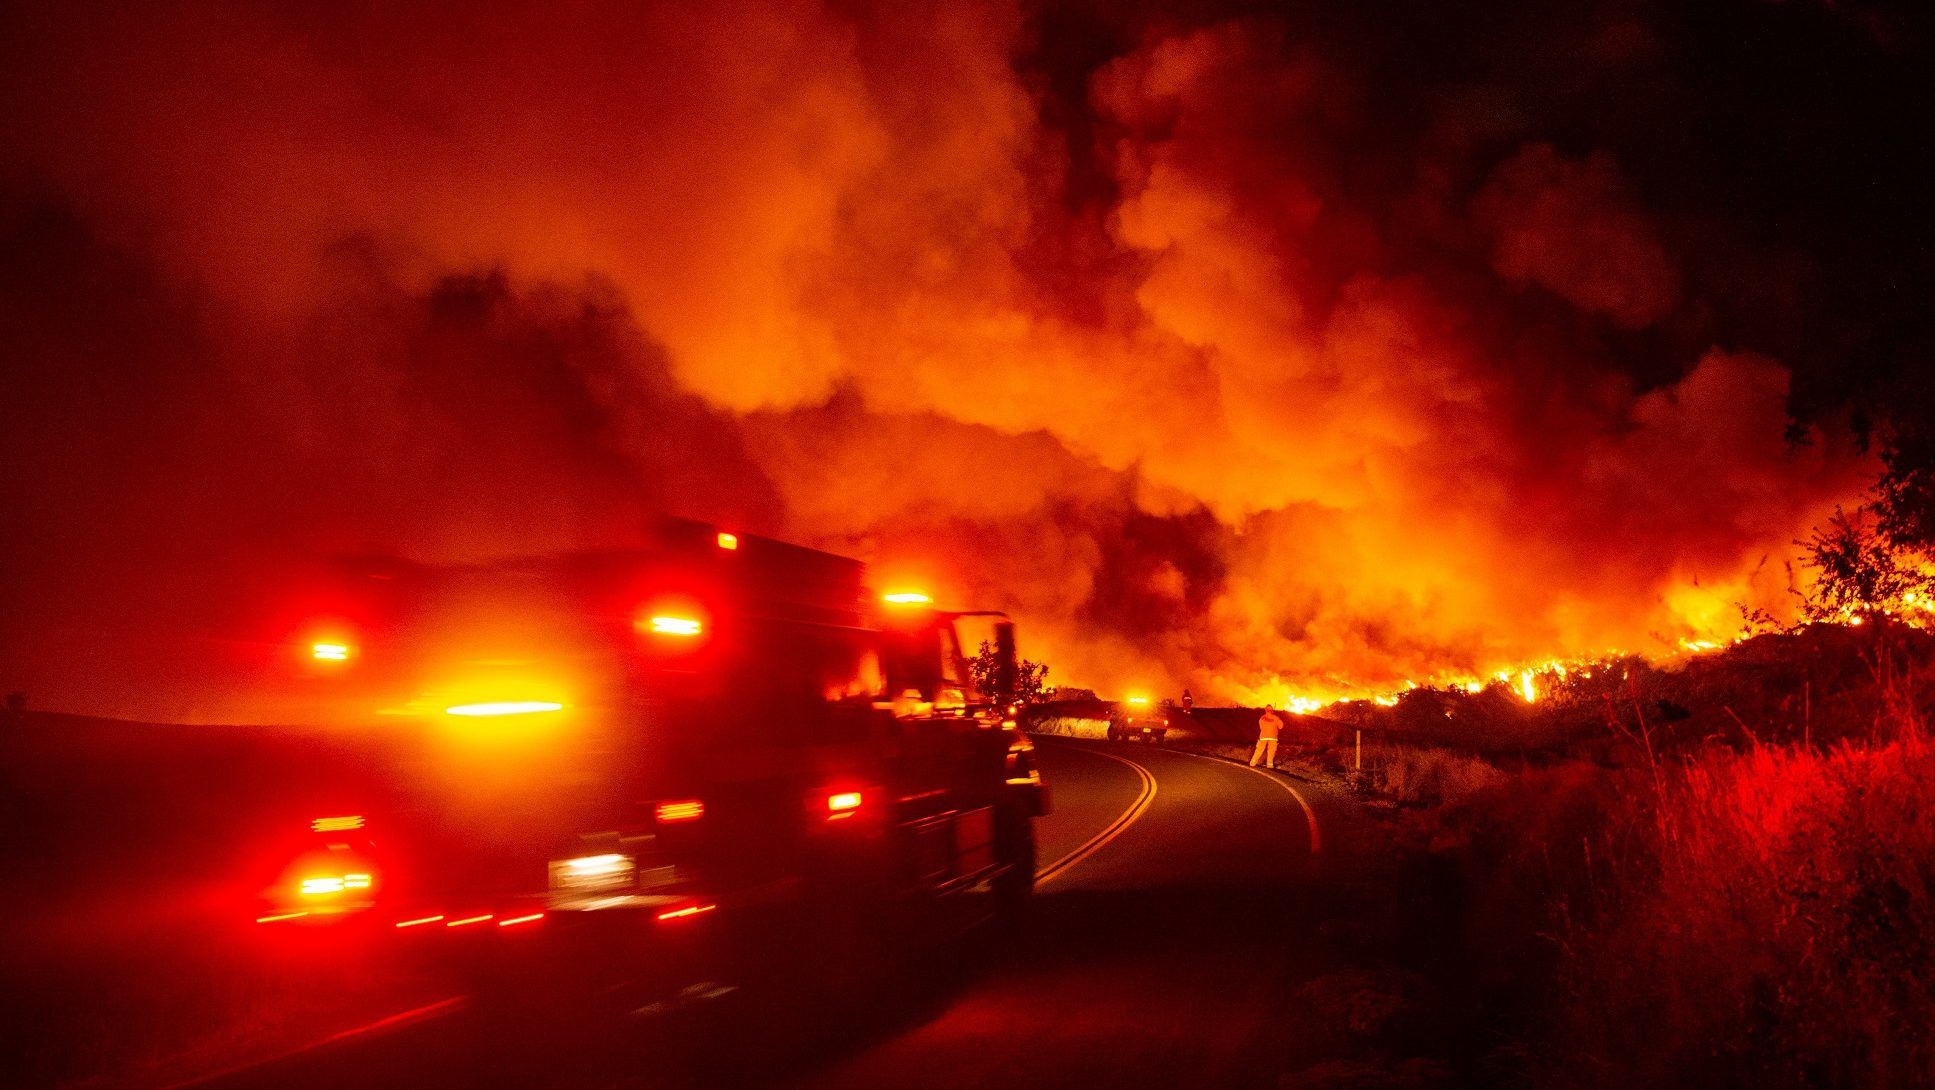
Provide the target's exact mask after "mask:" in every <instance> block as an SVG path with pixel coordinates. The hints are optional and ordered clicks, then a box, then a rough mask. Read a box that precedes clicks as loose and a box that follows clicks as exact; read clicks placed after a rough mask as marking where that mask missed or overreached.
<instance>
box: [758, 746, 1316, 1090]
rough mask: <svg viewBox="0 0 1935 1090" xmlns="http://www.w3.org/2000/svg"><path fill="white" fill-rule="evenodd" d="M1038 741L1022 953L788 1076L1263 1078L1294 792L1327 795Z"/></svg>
mask: <svg viewBox="0 0 1935 1090" xmlns="http://www.w3.org/2000/svg"><path fill="white" fill-rule="evenodd" d="M1041 752H1042V762H1043V767H1044V769H1045V775H1046V776H1047V778H1048V780H1049V782H1050V783H1052V784H1053V785H1054V787H1055V792H1056V797H1055V803H1056V807H1057V809H1056V812H1055V814H1054V815H1052V817H1051V818H1049V819H1048V820H1046V821H1044V822H1043V823H1042V827H1041V841H1042V854H1041V858H1042V861H1043V863H1044V867H1043V871H1044V872H1045V873H1046V874H1047V877H1046V880H1045V881H1044V883H1043V884H1042V885H1041V886H1040V889H1039V895H1038V903H1037V912H1036V919H1035V927H1034V930H1033V932H1032V934H1031V936H1030V940H1029V944H1028V952H1027V954H1026V956H1024V957H1022V958H1019V959H1016V960H1015V961H1014V962H1013V963H1011V964H1008V965H1006V966H1004V967H1002V968H999V969H996V970H994V971H991V972H989V973H987V974H985V975H984V976H983V977H981V978H979V979H976V980H973V981H972V982H970V983H969V984H968V986H966V987H965V988H963V989H961V990H960V991H959V992H958V994H955V995H953V996H951V997H950V998H948V999H947V1001H946V1002H945V1003H944V1004H943V1005H942V1006H941V1007H940V1009H938V1010H936V1011H934V1012H933V1014H932V1016H931V1017H928V1018H925V1019H924V1020H922V1021H920V1022H919V1023H918V1024H916V1025H911V1026H908V1027H906V1028H905V1029H904V1030H903V1031H902V1032H899V1033H896V1034H894V1035H893V1036H892V1037H890V1038H889V1039H886V1040H882V1041H879V1042H877V1043H874V1044H872V1045H870V1046H869V1047H865V1048H863V1049H861V1050H859V1051H857V1052H855V1053H854V1054H851V1055H848V1056H845V1057H842V1058H839V1059H837V1060H835V1061H833V1062H831V1063H828V1064H826V1065H825V1066H823V1067H821V1068H820V1069H818V1070H815V1071H813V1072H811V1073H808V1074H806V1075H804V1076H802V1077H800V1078H798V1079H797V1080H795V1081H794V1082H793V1083H792V1085H795V1086H800V1087H816V1088H818V1087H825V1088H832V1087H845V1088H851V1087H856V1086H868V1087H872V1086H881V1087H886V1086H911V1085H920V1086H924V1087H931V1088H944V1087H980V1086H1008V1087H1034V1086H1040V1087H1063V1086H1098V1087H1127V1086H1152V1087H1153V1086H1160V1087H1176V1086H1274V1085H1276V1077H1277V1075H1278V1073H1279V1072H1280V1071H1281V1070H1282V1069H1283V1062H1284V1057H1285V1056H1286V1055H1288V1054H1289V1053H1290V1051H1291V1047H1292V1044H1293V1041H1292V1038H1293V1036H1294V1034H1295V1033H1296V1025H1295V1012H1294V1010H1293V1009H1292V1003H1291V992H1292V990H1293V988H1294V985H1295V984H1296V983H1297V982H1298V981H1299V980H1300V979H1301V976H1302V973H1301V969H1302V966H1301V965H1300V964H1299V953H1300V951H1301V950H1303V949H1304V948H1306V947H1307V946H1308V945H1309V944H1310V942H1311V938H1312V936H1311V933H1310V929H1309V928H1308V927H1306V926H1303V925H1304V924H1305V923H1306V922H1307V921H1308V919H1309V918H1310V916H1311V913H1310V911H1309V909H1310V907H1311V905H1310V899H1311V898H1313V897H1316V896H1318V895H1319V894H1318V890H1317V882H1316V876H1317V874H1318V870H1317V864H1318V863H1319V862H1320V860H1321V854H1320V853H1319V854H1318V855H1313V852H1312V849H1313V848H1320V846H1321V837H1322V810H1315V816H1314V819H1313V816H1312V811H1309V810H1306V804H1308V805H1309V806H1311V807H1312V808H1315V807H1322V806H1326V805H1335V803H1334V802H1333V801H1332V800H1330V799H1328V798H1327V797H1326V796H1325V794H1324V793H1323V792H1322V791H1321V789H1315V788H1313V787H1312V786H1311V785H1308V784H1304V783H1301V782H1297V781H1292V780H1291V779H1290V778H1289V777H1287V776H1282V775H1266V774H1264V773H1260V772H1255V771H1252V770H1250V769H1247V768H1243V767H1241V766H1237V765H1231V764H1227V763H1224V762H1220V761H1215V760H1211V759H1209V758H1205V757H1198V756H1193V755H1188V754H1182V753H1177V752H1173V751H1169V750H1164V749H1159V748H1155V747H1145V746H1140V745H1135V744H1117V745H1111V744H1108V743H1100V742H1077V741H1072V740H1067V739H1046V740H1044V744H1043V745H1042V751H1041ZM1151 789H1152V790H1153V797H1151V798H1148V799H1147V800H1146V807H1144V808H1143V809H1142V810H1141V811H1140V813H1139V814H1138V816H1136V817H1135V818H1134V821H1133V823H1132V824H1128V825H1127V826H1126V827H1123V826H1121V825H1119V824H1114V823H1116V822H1118V821H1119V820H1120V818H1121V816H1122V815H1124V814H1127V813H1135V812H1136V810H1135V808H1136V806H1137V803H1138V800H1139V799H1141V798H1142V796H1143V795H1144V794H1145V793H1147V792H1148V791H1150V790H1151ZM1293 789H1294V792H1293ZM1299 795H1301V796H1302V798H1301V800H1300V799H1299V797H1298V796H1299ZM1107 829H1113V830H1114V835H1113V836H1112V837H1111V838H1109V839H1107V840H1106V842H1105V843H1101V844H1099V845H1095V846H1093V850H1092V852H1091V853H1090V854H1087V855H1085V856H1083V857H1081V858H1079V860H1078V861H1077V862H1075V863H1073V865H1071V866H1068V867H1067V868H1066V869H1062V870H1055V869H1053V868H1054V862H1055V861H1056V860H1058V859H1061V858H1063V857H1064V856H1066V855H1067V854H1068V853H1071V852H1077V851H1081V850H1082V848H1083V846H1084V845H1089V844H1091V843H1092V838H1093V837H1094V836H1095V835H1096V832H1098V831H1101V830H1107Z"/></svg>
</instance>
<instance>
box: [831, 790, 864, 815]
mask: <svg viewBox="0 0 1935 1090" xmlns="http://www.w3.org/2000/svg"><path fill="white" fill-rule="evenodd" d="M861 801H862V799H861V796H860V792H858V791H835V792H834V793H833V794H831V795H828V796H827V797H826V811H827V813H826V819H827V820H828V821H838V820H840V819H841V818H850V817H852V816H853V815H854V814H855V813H856V812H858V811H859V809H860V803H861Z"/></svg>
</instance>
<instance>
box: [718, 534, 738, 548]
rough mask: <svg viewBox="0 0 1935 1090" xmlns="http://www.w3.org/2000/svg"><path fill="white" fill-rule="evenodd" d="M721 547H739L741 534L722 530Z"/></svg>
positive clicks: (720, 536) (720, 535)
mask: <svg viewBox="0 0 1935 1090" xmlns="http://www.w3.org/2000/svg"><path fill="white" fill-rule="evenodd" d="M719 547H720V548H721V549H737V548H738V547H739V535H738V534H728V533H725V532H724V531H721V532H720V534H719Z"/></svg>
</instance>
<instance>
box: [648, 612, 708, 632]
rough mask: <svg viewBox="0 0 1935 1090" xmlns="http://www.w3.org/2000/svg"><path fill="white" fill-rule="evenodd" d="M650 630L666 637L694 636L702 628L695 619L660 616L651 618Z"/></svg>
mask: <svg viewBox="0 0 1935 1090" xmlns="http://www.w3.org/2000/svg"><path fill="white" fill-rule="evenodd" d="M651 628H652V631H654V632H659V633H663V634H665V635H667V636H696V635H698V634H699V632H700V631H701V630H702V629H703V628H704V626H703V625H701V624H700V623H699V621H698V618H696V617H673V616H669V615H662V616H657V617H653V618H652V621H651Z"/></svg>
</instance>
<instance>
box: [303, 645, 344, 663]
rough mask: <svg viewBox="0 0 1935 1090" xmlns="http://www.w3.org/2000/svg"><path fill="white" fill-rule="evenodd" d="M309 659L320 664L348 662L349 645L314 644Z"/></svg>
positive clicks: (311, 646)
mask: <svg viewBox="0 0 1935 1090" xmlns="http://www.w3.org/2000/svg"><path fill="white" fill-rule="evenodd" d="M309 657H310V658H312V659H315V660H317V661H319V662H348V661H349V645H348V644H346V643H312V644H310V645H309Z"/></svg>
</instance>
